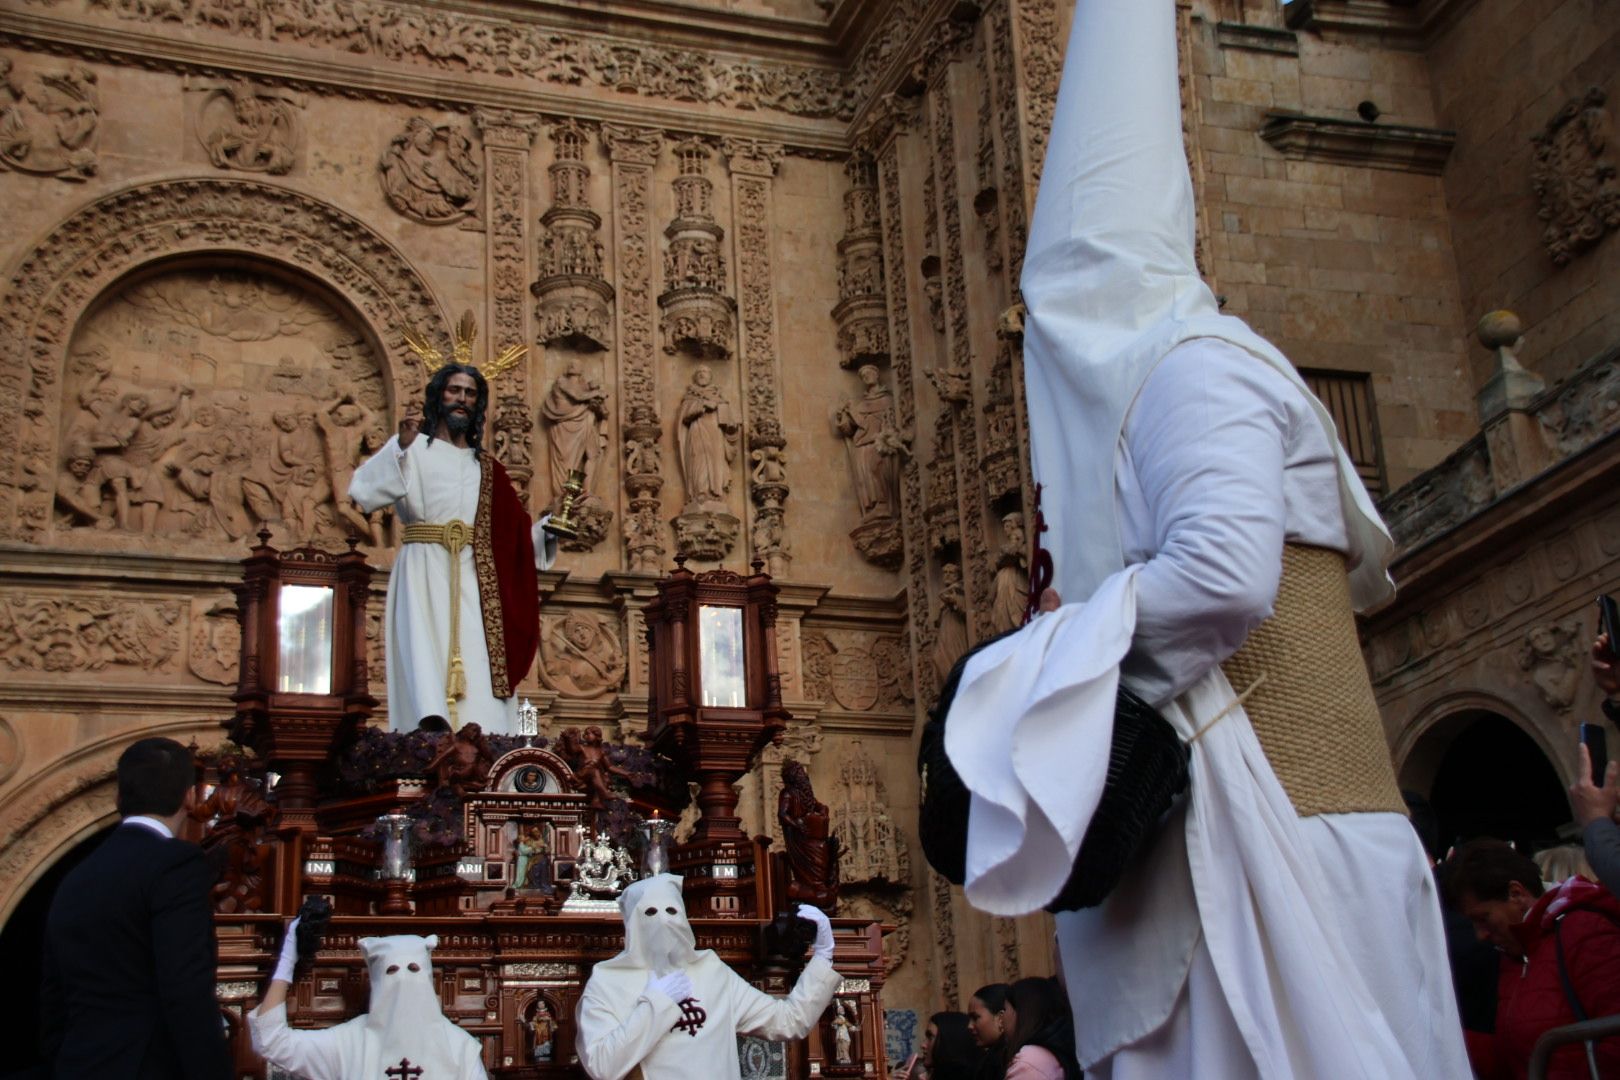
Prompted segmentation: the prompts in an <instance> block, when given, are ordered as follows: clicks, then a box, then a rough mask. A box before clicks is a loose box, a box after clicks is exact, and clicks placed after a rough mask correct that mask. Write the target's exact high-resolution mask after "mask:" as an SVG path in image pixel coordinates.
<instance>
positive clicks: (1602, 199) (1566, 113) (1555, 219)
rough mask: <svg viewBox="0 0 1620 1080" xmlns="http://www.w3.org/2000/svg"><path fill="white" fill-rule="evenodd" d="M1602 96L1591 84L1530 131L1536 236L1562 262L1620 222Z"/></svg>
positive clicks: (1618, 185)
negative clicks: (1539, 226) (1540, 224)
mask: <svg viewBox="0 0 1620 1080" xmlns="http://www.w3.org/2000/svg"><path fill="white" fill-rule="evenodd" d="M1606 102H1607V97H1606V95H1605V94H1604V93H1603V91H1602V90H1600V89H1598V88H1597V87H1595V86H1594V87H1591V88H1590V89H1588V90H1587V91H1586V93H1585V94H1583V95H1581V96H1580V97H1578V98H1575V99H1573V100H1571V101H1570V102H1568V103H1567V104H1566V105H1565V106H1564V107H1563V108H1562V109H1559V110H1558V113H1557V115H1555V116H1554V117H1553V118H1552V120H1551V121H1550V122H1549V123H1548V124H1547V126H1546V127H1545V128H1543V129H1542V131H1541V132H1540V133H1539V134H1537V135H1536V136H1535V137H1534V142H1535V146H1536V151H1535V164H1534V165H1533V166H1532V167H1531V172H1530V183H1531V186H1532V187H1534V188H1535V191H1536V194H1537V195H1539V196H1540V197H1541V210H1540V211H1539V215H1540V217H1541V220H1543V221H1545V222H1546V223H1547V228H1546V231H1544V232H1543V233H1542V234H1541V242H1542V243H1543V244H1545V245H1546V246H1547V254H1549V255H1551V256H1552V261H1553V262H1554V263H1556V264H1557V265H1559V266H1563V265H1564V264H1566V263H1568V262H1569V261H1570V260H1571V259H1573V258H1574V257H1575V256H1576V255H1578V254H1580V253H1581V252H1583V251H1585V250H1586V249H1587V248H1589V247H1591V246H1592V245H1594V244H1596V243H1597V242H1598V241H1599V240H1601V239H1603V237H1604V234H1606V233H1607V232H1609V231H1610V230H1611V229H1617V228H1620V179H1616V171H1615V158H1614V156H1613V155H1614V151H1615V146H1614V132H1613V130H1612V128H1611V125H1610V123H1609V111H1608V109H1607V108H1605V107H1604V106H1605V104H1606Z"/></svg>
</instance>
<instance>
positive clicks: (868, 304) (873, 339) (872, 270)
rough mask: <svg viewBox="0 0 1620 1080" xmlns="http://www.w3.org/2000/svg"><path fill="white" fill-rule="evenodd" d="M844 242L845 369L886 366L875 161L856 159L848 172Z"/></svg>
mask: <svg viewBox="0 0 1620 1080" xmlns="http://www.w3.org/2000/svg"><path fill="white" fill-rule="evenodd" d="M844 172H845V174H846V175H847V176H848V177H849V190H848V191H846V192H845V193H844V238H843V239H842V240H840V241H839V242H838V306H836V307H834V308H833V310H832V316H833V318H834V319H835V320H837V322H838V353H839V357H840V361H839V362H840V363H841V364H843V366H844V367H846V368H852V367H855V366H857V365H859V364H869V363H875V364H886V363H888V360H889V313H888V311H887V310H886V308H885V305H884V283H883V248H882V235H881V233H880V231H879V224H880V223H879V220H878V193H877V166H876V164H875V163H874V162H873V161H872V159H871V158H870V157H868V156H867V155H865V154H861V153H857V154H854V155H851V157H850V159H849V161H848V162H847V163H846V164H845V167H844Z"/></svg>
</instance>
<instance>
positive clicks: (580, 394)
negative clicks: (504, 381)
mask: <svg viewBox="0 0 1620 1080" xmlns="http://www.w3.org/2000/svg"><path fill="white" fill-rule="evenodd" d="M607 416H608V409H607V393H606V391H604V390H603V389H602V384H601V383H599V382H597V381H596V380H595V379H590V378H586V376H585V375H584V373H583V372H582V371H581V369H580V361H579V359H578V357H570V359H569V360H568V366H567V367H566V368H565V369H564V370H563V373H562V374H561V375H559V376H558V377H557V378H556V379H555V380H554V381H553V382H552V384H551V389H550V390H549V391H547V393H546V399H545V401H544V402H543V403H542V404H541V406H540V419H541V420H542V421H544V422H545V425H546V441H547V443H548V445H549V447H550V450H551V454H550V457H551V512H552V513H554V514H555V513H557V512H559V511H560V510H561V509H562V500H563V485H564V484H565V483H567V481H568V476H569V473H571V472H573V471H574V470H576V469H577V470H579V471H580V472H583V473H584V474H585V481H584V493H583V495H582V497H581V498H580V500H579V502H577V503H576V504H575V506H574V510H575V515H576V517H577V519H578V521H579V535H578V537H576V538H572V539H568V540H564V541H563V547H564V548H566V549H567V550H569V551H589V550H591V549H592V548H594V547H595V546H596V545H597V544H599V543H601V541H602V538H603V537H604V536H606V535H607V529H608V525H609V523H611V522H612V520H613V512H612V511H611V510H609V509H608V508H607V507H606V506H605V505H603V502H602V498H601V496H600V495H597V494H596V474H597V470H598V468H599V467H600V465H601V462H602V452H603V450H604V449H606V447H607V434H606V430H605V429H606V425H607Z"/></svg>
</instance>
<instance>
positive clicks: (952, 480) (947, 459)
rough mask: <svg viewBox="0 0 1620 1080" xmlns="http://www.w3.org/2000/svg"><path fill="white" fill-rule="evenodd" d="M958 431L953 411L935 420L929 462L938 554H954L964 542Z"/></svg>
mask: <svg viewBox="0 0 1620 1080" xmlns="http://www.w3.org/2000/svg"><path fill="white" fill-rule="evenodd" d="M956 502H957V497H956V430H955V423H954V422H953V421H952V419H951V414H950V412H949V411H943V412H941V413H939V415H937V416H936V417H934V448H933V454H932V456H931V457H930V458H929V461H928V498H927V503H926V509H925V510H924V516H925V518H926V520H927V522H928V547H929V549H930V550H932V551H933V552H934V553H935V554H936V555H943V554H946V553H947V552H950V551H954V550H955V549H956V547H957V546H958V545H959V544H961V542H962V526H961V520H960V518H959V517H958V516H957V515H958V510H957V505H956Z"/></svg>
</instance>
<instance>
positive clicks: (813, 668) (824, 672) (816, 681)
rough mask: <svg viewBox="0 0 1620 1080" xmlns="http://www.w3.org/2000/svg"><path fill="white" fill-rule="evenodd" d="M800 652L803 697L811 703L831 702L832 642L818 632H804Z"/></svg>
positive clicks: (833, 650) (834, 650) (833, 651)
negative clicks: (802, 669)
mask: <svg viewBox="0 0 1620 1080" xmlns="http://www.w3.org/2000/svg"><path fill="white" fill-rule="evenodd" d="M800 652H801V654H802V656H803V663H804V696H805V697H806V698H808V699H809V700H811V701H831V700H832V699H833V693H832V658H833V654H834V653H835V652H837V650H836V649H834V648H833V645H832V642H831V641H830V640H828V638H827V635H826V634H824V633H822V632H821V631H819V630H806V631H804V634H803V637H802V644H801V645H800Z"/></svg>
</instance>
